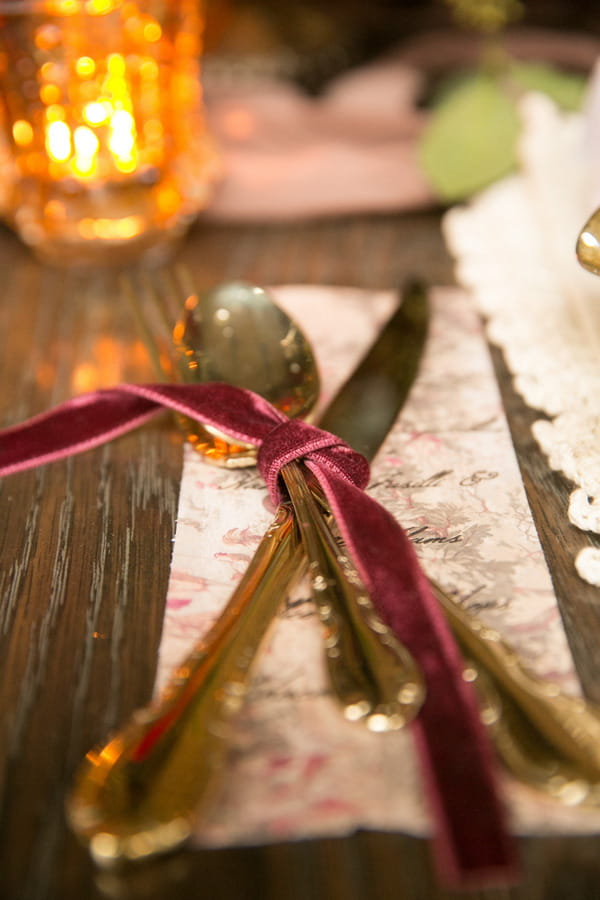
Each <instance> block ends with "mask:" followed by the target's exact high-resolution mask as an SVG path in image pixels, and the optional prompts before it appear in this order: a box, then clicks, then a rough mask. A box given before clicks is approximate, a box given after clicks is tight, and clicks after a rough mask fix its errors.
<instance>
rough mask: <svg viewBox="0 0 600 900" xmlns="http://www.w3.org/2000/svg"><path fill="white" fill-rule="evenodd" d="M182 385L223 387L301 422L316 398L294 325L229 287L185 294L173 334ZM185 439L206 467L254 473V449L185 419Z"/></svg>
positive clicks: (309, 357) (254, 291)
mask: <svg viewBox="0 0 600 900" xmlns="http://www.w3.org/2000/svg"><path fill="white" fill-rule="evenodd" d="M173 342H174V345H175V349H176V351H177V353H178V371H179V375H180V377H181V379H182V381H185V382H191V383H205V382H210V381H222V382H226V383H227V384H232V385H234V386H235V387H240V388H247V389H248V390H251V391H254V392H255V393H257V394H260V395H261V396H262V397H264V398H265V399H266V400H268V401H269V402H270V403H272V404H273V406H275V407H277V408H278V409H280V410H281V411H282V412H283V413H285V415H287V416H289V417H290V418H295V417H297V416H300V417H303V418H306V417H307V416H308V415H309V414H310V411H311V410H312V408H313V407H314V405H315V403H316V401H317V399H318V396H319V390H320V379H319V372H318V369H317V364H316V361H315V357H314V354H313V352H312V349H311V346H310V344H309V342H308V340H307V339H306V337H305V336H304V334H303V333H302V331H301V330H300V328H299V327H298V326H297V325H296V323H295V322H294V321H293V319H291V318H290V317H289V316H288V315H287V314H286V313H285V312H284V311H283V310H282V309H281V308H280V307H279V306H277V304H276V303H275V301H274V300H273V298H272V297H271V295H270V294H269V293H268V292H267V291H265V290H264V289H263V288H261V287H257V286H256V285H252V284H247V283H246V282H243V281H236V282H228V283H225V284H222V285H219V286H217V287H216V288H214V289H212V290H210V291H207V292H205V293H204V294H201V295H197V294H193V293H191V294H189V296H188V298H187V300H186V303H185V308H184V314H183V317H182V318H181V319H180V320H179V321H178V323H177V324H176V326H175V328H174V330H173ZM182 421H183V424H184V428H185V431H186V436H187V439H188V440H189V441H190V443H192V445H193V446H194V448H195V449H196V450H197V451H198V452H200V453H202V455H203V456H205V457H206V458H207V460H209V461H210V462H212V463H215V464H216V465H219V466H225V467H229V468H234V467H235V468H237V467H241V466H247V465H255V463H256V452H255V450H254V448H252V447H250V446H247V445H242V444H239V443H236V444H233V443H232V442H231V439H228V438H227V436H226V435H224V434H222V433H221V432H219V431H218V430H216V429H213V428H206V427H204V426H199V425H198V423H196V422H192V421H191V420H189V419H183V420H182Z"/></svg>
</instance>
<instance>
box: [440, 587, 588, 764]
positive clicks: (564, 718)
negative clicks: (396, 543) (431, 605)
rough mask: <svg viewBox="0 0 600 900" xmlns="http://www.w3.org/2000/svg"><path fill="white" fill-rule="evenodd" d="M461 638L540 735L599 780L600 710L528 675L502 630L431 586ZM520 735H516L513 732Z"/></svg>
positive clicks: (460, 640)
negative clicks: (494, 627)
mask: <svg viewBox="0 0 600 900" xmlns="http://www.w3.org/2000/svg"><path fill="white" fill-rule="evenodd" d="M432 588H433V591H434V594H435V596H436V597H437V599H438V601H439V602H440V604H441V605H442V607H443V609H444V612H445V614H446V616H447V618H448V621H449V623H450V625H451V627H452V630H453V631H454V633H455V636H456V638H457V639H458V641H459V642H460V643H461V644H462V646H463V647H464V648H465V649H466V651H467V653H468V654H469V655H470V656H472V657H473V659H474V660H475V662H476V663H477V664H478V666H479V668H481V669H483V670H484V671H485V672H486V673H487V674H488V675H490V676H492V677H493V679H494V680H495V681H496V682H497V683H498V685H499V687H500V688H501V690H502V692H504V693H505V694H506V695H507V696H508V697H509V698H510V701H511V703H512V704H513V705H514V706H516V707H517V708H518V709H519V710H520V712H521V713H522V715H523V716H524V718H525V719H527V721H528V722H529V724H530V727H531V728H534V729H536V730H537V732H539V735H540V736H541V737H542V738H543V739H544V740H545V741H546V742H547V743H548V744H550V745H551V746H552V747H554V748H555V751H556V753H557V754H558V755H559V756H561V757H562V758H563V759H565V760H568V761H569V762H570V763H571V764H572V765H573V766H575V767H576V769H577V770H578V771H579V773H580V775H581V777H583V778H587V779H589V780H591V781H598V780H600V710H599V709H598V708H597V707H595V706H594V705H593V704H592V703H590V702H588V701H586V700H585V699H583V698H581V697H573V696H569V695H567V694H564V693H562V692H561V691H560V689H559V688H558V686H557V685H555V684H552V683H551V682H548V681H546V680H544V679H542V678H538V677H537V676H536V675H535V674H533V673H532V672H530V671H528V670H527V669H526V668H525V667H524V666H523V665H522V664H521V662H520V660H519V658H518V656H517V655H516V653H515V652H514V651H513V650H511V649H510V647H508V646H507V644H506V643H504V641H503V640H502V638H501V637H500V635H499V634H498V632H497V631H494V630H493V629H491V628H487V627H486V626H485V625H483V624H482V623H481V622H480V621H479V620H478V619H477V618H476V617H475V616H473V615H471V614H469V613H467V612H466V611H465V610H464V609H463V608H462V607H460V606H459V605H458V604H457V603H455V602H454V601H453V600H452V599H451V598H450V597H449V596H448V595H447V594H445V593H444V591H443V590H442V589H441V588H440V587H439V586H438V585H437V584H434V583H432ZM514 733H516V732H514Z"/></svg>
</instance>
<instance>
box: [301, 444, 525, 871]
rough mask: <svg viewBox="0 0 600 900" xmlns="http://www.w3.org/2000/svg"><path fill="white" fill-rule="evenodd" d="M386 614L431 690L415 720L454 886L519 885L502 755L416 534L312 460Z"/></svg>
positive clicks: (442, 862)
mask: <svg viewBox="0 0 600 900" xmlns="http://www.w3.org/2000/svg"><path fill="white" fill-rule="evenodd" d="M307 465H308V466H309V467H310V468H311V469H312V470H313V472H314V473H315V475H316V476H317V478H318V479H319V482H320V484H321V486H322V487H323V490H324V492H325V495H326V497H327V499H328V501H329V504H330V506H331V510H332V512H333V514H334V515H335V517H336V520H337V522H338V525H339V528H340V531H341V534H342V537H343V538H344V540H345V541H346V543H347V545H348V548H349V549H350V551H351V553H352V555H353V558H354V562H355V564H356V566H357V568H358V570H359V573H360V575H361V577H362V578H363V581H364V583H365V585H366V587H367V588H368V589H369V590H370V591H371V599H372V601H373V603H374V604H375V605H376V607H377V609H378V611H379V614H380V615H381V616H382V618H383V619H384V621H385V622H386V623H387V624H388V625H389V626H390V628H392V630H393V631H394V632H395V634H396V635H397V636H398V638H399V640H400V641H402V643H404V644H405V645H406V646H407V647H408V649H409V650H410V651H411V653H413V655H414V656H415V658H416V659H417V661H418V662H419V664H420V665H421V667H422V669H423V672H424V675H425V679H426V684H427V696H426V699H425V702H424V705H423V708H422V710H421V712H420V714H419V716H418V717H417V718H416V720H415V721H414V722H413V724H412V728H413V731H414V735H415V738H416V742H417V747H418V750H419V758H420V763H421V767H422V770H423V776H424V781H425V785H426V787H427V793H428V795H429V800H430V806H431V809H432V812H433V815H434V820H435V823H436V835H435V839H434V849H435V851H436V854H437V860H438V863H439V867H440V869H441V871H442V872H443V873H444V875H445V878H446V880H448V881H451V882H454V883H456V884H459V885H461V886H467V885H470V886H473V885H476V884H489V883H490V882H493V881H498V882H502V883H507V882H512V881H514V880H515V878H516V872H517V869H518V866H517V855H516V850H515V846H514V842H513V840H512V838H511V836H510V835H509V833H508V831H507V827H506V822H505V814H504V809H503V806H502V803H501V801H500V799H499V797H498V793H497V787H496V761H495V758H494V751H493V748H492V746H491V743H490V741H489V739H488V736H487V734H486V732H485V729H484V726H483V724H482V722H481V718H480V715H479V708H478V703H477V699H476V696H475V692H474V690H473V687H472V685H470V684H468V683H467V682H465V680H464V678H463V669H464V664H463V661H462V658H461V656H460V653H459V651H458V648H457V646H456V643H455V641H454V638H453V637H452V634H451V632H450V629H449V626H448V625H447V623H446V620H445V617H444V615H443V612H442V611H441V609H440V607H439V604H438V603H437V601H436V600H435V598H434V596H433V594H432V591H431V589H430V587H429V583H428V581H427V579H426V577H425V575H424V573H423V571H422V569H421V567H420V565H419V562H418V560H417V557H416V554H415V552H414V549H413V547H412V544H411V543H410V541H409V539H408V537H407V535H406V534H405V532H404V531H403V530H402V528H401V527H400V526H399V525H398V523H397V522H396V520H395V519H394V518H393V516H391V515H390V514H389V513H388V512H387V510H385V509H384V508H383V507H382V506H380V505H379V504H378V503H377V502H376V501H375V500H374V499H373V498H371V497H369V496H368V495H367V494H365V493H364V491H362V490H360V489H359V488H357V487H356V486H355V485H353V484H351V483H350V482H349V481H348V480H346V479H345V478H344V477H343V476H339V475H337V474H336V473H335V472H332V470H331V468H326V467H324V466H320V465H319V464H318V463H316V462H315V461H313V460H307Z"/></svg>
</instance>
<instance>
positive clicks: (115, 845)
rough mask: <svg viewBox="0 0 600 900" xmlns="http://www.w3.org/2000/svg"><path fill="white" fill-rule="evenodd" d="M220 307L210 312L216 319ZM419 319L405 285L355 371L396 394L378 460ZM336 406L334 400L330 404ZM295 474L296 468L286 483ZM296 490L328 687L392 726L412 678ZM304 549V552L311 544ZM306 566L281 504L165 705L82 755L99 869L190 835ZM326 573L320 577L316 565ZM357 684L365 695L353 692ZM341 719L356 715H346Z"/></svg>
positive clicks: (72, 814)
mask: <svg viewBox="0 0 600 900" xmlns="http://www.w3.org/2000/svg"><path fill="white" fill-rule="evenodd" d="M190 308H191V309H193V308H194V304H193V303H191V304H190ZM223 308H224V306H223V305H218V306H217V311H218V310H220V309H223ZM222 318H223V321H229V320H227V319H226V317H222ZM426 322H427V304H426V296H425V292H424V290H423V289H422V288H420V287H419V286H412V287H411V288H410V289H409V290H407V291H406V292H405V295H404V299H403V303H402V305H401V306H400V308H399V310H398V311H397V313H396V314H395V315H394V316H393V318H392V320H391V321H390V323H388V325H387V326H386V328H385V329H384V332H383V335H382V336H381V337H380V339H379V341H378V342H377V344H376V349H375V350H374V351H373V352H372V353H371V354H370V355H369V357H367V360H366V361H365V362H364V363H363V365H362V366H361V367H359V370H358V372H359V375H358V376H356V377H359V378H360V380H361V383H362V379H364V378H366V377H368V378H369V379H370V383H371V387H373V383H372V382H373V366H376V370H377V372H378V373H381V366H382V364H383V362H384V360H387V367H388V368H389V375H390V376H393V379H394V380H395V381H396V382H398V385H399V386H400V389H398V390H397V391H396V392H395V397H394V398H393V400H392V398H391V397H390V390H389V383H386V382H385V379H383V380H382V381H381V400H382V406H381V418H380V419H379V421H378V423H377V424H376V427H374V428H373V429H372V433H371V434H370V435H369V436H368V441H367V442H366V443H365V445H364V447H363V448H362V449H364V450H365V451H366V452H367V453H369V454H372V453H374V452H375V449H376V447H377V446H378V442H380V441H381V440H382V439H383V437H384V436H385V434H386V433H387V431H388V429H389V427H390V425H391V424H392V423H393V421H394V419H395V417H396V414H397V411H398V408H399V406H400V405H401V404H402V402H403V401H404V399H405V397H406V395H407V393H408V389H409V387H410V384H411V383H412V380H413V379H414V375H415V373H416V368H417V362H418V358H419V356H420V353H421V350H422V346H423V342H424V339H425V332H426ZM229 324H231V323H230V321H229ZM176 334H178V330H176ZM179 339H180V336H178V340H179ZM377 348H378V349H377ZM187 349H188V351H189V349H190V348H189V346H188V347H187ZM187 358H188V359H189V358H190V355H189V352H188V355H187ZM196 362H198V360H196ZM403 363H406V369H405V371H404V372H402V369H403V366H402V364H403ZM195 371H197V369H196V370H195ZM353 382H354V378H352V379H351V382H350V383H351V384H352V383H353ZM342 393H343V391H342ZM358 393H359V394H360V393H361V391H359V392H358ZM342 400H343V398H342ZM343 405H344V404H343V402H340V403H339V404H338V408H340V409H341V408H342V407H343ZM349 411H350V412H351V413H352V414H355V413H356V408H355V407H353V406H351V407H350V410H349ZM347 412H348V410H347V409H342V413H343V415H342V419H340V422H341V421H343V420H346V419H347ZM348 421H349V422H350V421H352V419H348ZM377 436H378V437H377ZM295 474H296V473H294V472H292V479H293V478H294V476H295ZM298 481H299V482H302V481H303V480H302V479H298ZM294 487H297V488H298V490H299V491H302V492H303V495H302V500H301V505H300V507H299V510H298V512H299V515H300V520H301V523H302V524H305V522H306V518H305V517H306V515H307V514H308V515H309V516H311V517H313V518H312V519H311V520H310V521H311V522H312V524H314V523H315V522H316V524H317V526H318V528H319V531H318V532H317V540H318V541H321V540H322V541H323V543H322V544H319V552H320V553H321V554H322V556H321V557H320V558H319V560H318V561H317V566H315V567H314V569H313V572H312V576H313V584H314V582H315V581H316V580H317V579H320V578H322V579H323V580H324V581H325V582H326V584H325V587H326V588H327V594H328V596H329V597H332V589H333V588H334V587H335V586H336V585H337V584H339V583H342V584H343V585H344V588H343V591H342V592H341V593H339V594H338V595H336V597H335V603H336V604H337V605H336V606H335V607H334V609H335V612H336V618H335V620H334V618H333V614H332V612H331V611H324V612H323V611H322V614H323V615H324V617H325V618H326V622H327V625H328V626H329V628H330V633H329V636H328V637H329V639H328V641H327V642H326V643H327V644H328V645H329V646H328V649H329V650H333V651H334V652H333V653H331V654H330V655H328V659H330V661H331V663H332V665H331V666H330V671H332V672H333V673H337V672H341V673H342V676H341V678H339V679H338V682H337V683H336V684H335V685H334V686H335V688H336V689H338V690H340V691H341V692H342V693H343V692H345V695H346V696H348V697H350V698H351V703H352V704H353V705H356V704H357V702H360V703H363V704H364V705H363V707H362V708H359V709H358V710H357V712H358V714H359V715H360V716H364V715H366V713H368V712H369V711H371V710H373V718H374V720H375V721H374V727H376V728H377V729H382V728H386V727H398V726H399V725H401V724H403V723H404V722H405V721H406V720H407V719H408V718H410V716H411V715H414V712H415V711H416V710H418V708H419V706H420V702H421V700H422V696H423V687H422V679H421V674H420V671H419V669H418V667H417V666H416V664H415V663H414V661H413V660H412V657H411V656H410V654H408V652H407V651H405V649H404V648H403V647H402V646H401V645H400V644H399V643H398V642H397V641H396V639H395V637H394V636H393V634H392V633H391V632H390V630H389V629H387V627H386V626H385V625H384V624H383V623H382V622H381V620H379V618H378V617H377V616H376V615H375V612H374V610H373V609H372V607H371V605H370V603H369V601H368V598H367V597H366V592H365V591H364V588H363V587H362V585H361V584H360V581H359V579H358V578H357V576H356V573H355V572H354V571H353V569H352V567H351V566H350V564H349V563H348V561H347V560H345V559H344V558H343V557H341V554H340V552H339V550H338V548H337V546H336V544H335V542H334V541H332V540H331V538H330V537H329V536H328V534H329V532H328V531H327V529H326V528H325V527H324V523H325V519H324V518H323V513H322V510H321V507H320V505H319V502H320V498H318V497H317V500H316V504H317V505H316V508H313V509H311V508H310V507H308V510H309V511H308V513H307V506H305V505H304V503H305V501H306V503H307V504H314V503H315V498H314V495H313V493H312V491H308V490H307V491H306V493H304V486H303V484H302V483H300V484H296V485H293V487H292V490H294ZM308 493H310V498H309V497H307V494H308ZM315 516H316V519H315V518H314V517H315ZM321 523H323V527H321ZM310 549H311V552H312V551H313V550H314V547H310ZM340 557H341V558H340ZM313 562H314V561H313ZM302 565H303V554H302V552H301V547H300V541H299V537H298V534H297V531H296V526H295V523H294V519H293V516H292V514H291V511H290V509H289V507H288V505H287V504H282V506H281V507H280V509H279V511H278V516H277V519H276V521H275V522H274V523H273V525H272V527H271V528H270V529H269V531H268V532H267V534H266V535H265V537H264V539H263V541H262V542H261V545H260V546H259V548H258V551H257V554H256V555H255V557H254V559H253V561H252V563H251V566H250V568H249V570H248V571H247V572H246V574H245V575H244V578H243V579H242V582H241V584H240V586H239V587H238V589H237V590H236V592H235V593H234V596H233V597H232V599H231V601H230V602H229V604H228V605H227V607H226V609H225V611H224V613H223V615H222V616H220V617H219V619H218V620H217V621H216V622H215V625H214V626H213V628H212V629H211V630H210V632H209V634H208V635H207V636H206V637H205V638H204V639H203V640H201V641H200V642H199V644H198V645H197V646H196V647H195V648H194V650H193V652H192V654H191V655H190V657H188V659H187V660H186V661H185V663H183V664H182V666H181V667H180V670H179V671H178V673H177V674H176V677H175V679H174V680H173V681H172V683H171V684H170V686H169V688H168V689H167V692H166V693H165V695H164V697H163V698H161V700H160V701H159V703H158V704H157V705H155V706H153V707H150V708H148V709H147V710H142V711H141V712H140V713H138V714H137V715H136V716H134V718H133V719H132V721H131V722H130V723H129V724H128V725H127V726H126V728H125V729H123V731H121V732H120V733H119V734H118V735H117V736H115V737H114V738H113V739H112V740H111V741H110V742H109V743H108V744H107V745H106V746H105V747H104V748H101V749H99V750H97V751H92V752H90V753H89V754H88V756H87V757H86V761H85V763H84V765H83V767H82V769H81V770H80V772H79V774H78V777H77V779H76V783H75V785H74V788H73V791H72V792H71V795H70V797H69V800H68V814H69V818H70V821H71V824H72V826H73V828H74V830H75V831H76V832H77V833H78V834H79V835H80V836H82V837H83V838H84V839H85V840H86V841H88V842H89V846H90V850H91V853H92V855H93V856H94V857H95V859H96V860H97V861H98V862H99V863H104V864H107V863H111V862H114V861H116V860H119V859H135V858H140V857H145V856H148V855H151V854H155V853H158V852H161V851H164V850H166V849H169V848H171V847H173V846H176V845H178V844H180V843H181V842H183V841H184V840H185V839H186V838H187V836H188V835H189V833H190V829H191V824H192V820H193V817H194V813H195V812H196V807H197V805H198V803H199V802H200V801H203V802H204V803H206V802H208V800H209V798H210V788H211V786H212V785H213V783H214V775H215V773H216V772H217V770H218V769H219V767H220V766H221V765H222V757H223V754H224V752H225V749H226V742H227V726H228V724H229V723H230V721H231V717H232V716H233V715H234V714H235V712H236V711H237V710H238V709H239V706H240V704H241V702H242V698H243V693H244V689H245V684H246V682H247V677H248V670H249V666H250V663H251V661H252V659H253V658H254V656H255V655H256V652H257V650H258V647H259V645H260V642H261V640H262V638H263V636H264V633H265V631H266V629H267V626H268V625H269V623H270V622H271V620H272V619H273V616H274V614H275V611H276V609H277V606H278V605H279V603H280V601H281V600H282V598H283V596H285V593H286V591H287V590H288V588H289V586H290V583H291V580H292V579H293V578H294V577H295V576H296V574H297V573H299V572H300V571H302ZM325 566H327V569H325V568H322V567H325ZM317 567H318V568H317ZM341 576H343V578H342V577H341ZM318 593H326V592H325V591H323V592H321V591H319V592H318ZM338 597H339V599H338ZM249 601H250V602H249ZM332 603H333V600H332V601H330V604H332ZM342 639H343V642H344V643H342V644H341V647H340V643H341V640H342ZM335 651H337V652H335ZM348 657H350V658H351V659H359V661H360V662H359V665H360V668H359V669H357V668H356V666H355V668H354V670H353V669H350V668H349V666H348V662H347V660H348ZM344 660H346V662H344ZM345 672H349V676H348V675H346V674H345ZM357 684H358V686H359V688H360V690H361V691H362V692H363V693H362V694H358V693H357V688H356V685H357ZM362 685H365V688H366V689H367V690H368V691H369V693H368V694H366V695H365V693H364V690H363V688H362ZM348 686H349V687H348ZM380 694H383V697H384V701H383V702H381V701H380V700H379V696H380ZM387 698H389V699H387ZM349 705H350V704H349ZM365 706H366V709H365V708H364V707H365ZM349 715H350V717H351V718H358V717H359V715H356V714H355V711H354V709H353V708H352V707H351V708H350V713H349Z"/></svg>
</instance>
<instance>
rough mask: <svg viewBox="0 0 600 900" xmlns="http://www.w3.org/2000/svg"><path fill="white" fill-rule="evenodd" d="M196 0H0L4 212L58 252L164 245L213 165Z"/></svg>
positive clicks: (31, 239)
mask: <svg viewBox="0 0 600 900" xmlns="http://www.w3.org/2000/svg"><path fill="white" fill-rule="evenodd" d="M202 30H203V11H202V5H201V0H0V96H1V99H2V107H3V109H2V115H1V116H0V122H1V125H2V131H3V135H4V139H3V146H2V148H1V152H0V157H2V158H3V173H2V175H1V176H0V178H1V179H2V188H1V190H0V203H1V208H0V214H2V215H3V216H4V218H5V220H6V221H7V222H8V224H9V225H11V226H12V227H13V228H14V230H15V231H16V232H17V233H18V234H19V235H20V237H21V238H22V240H23V241H24V242H25V243H26V244H27V245H29V246H30V247H31V248H32V249H33V250H34V252H35V253H36V254H37V255H38V256H40V257H41V258H43V259H45V260H48V261H50V262H52V263H59V264H65V263H66V264H86V263H88V264H89V263H102V264H104V263H114V262H117V263H118V262H126V261H130V260H132V259H134V258H136V257H140V256H143V255H148V254H154V255H157V256H163V255H165V251H166V250H168V249H169V248H170V247H171V246H172V245H173V243H174V241H175V240H176V239H177V238H178V237H179V236H180V235H181V234H182V233H183V232H184V231H185V229H186V227H187V226H188V225H189V224H190V222H191V221H192V220H193V219H194V218H195V217H196V216H197V214H198V213H199V211H200V210H202V209H203V207H204V206H205V205H206V203H207V201H208V198H209V197H210V192H211V188H212V186H213V183H214V181H215V178H216V176H217V172H218V157H217V154H216V152H215V149H214V146H213V144H212V142H211V139H210V135H209V134H208V133H207V130H206V126H205V121H204V116H203V106H202V86H201V76H200V61H201V41H202Z"/></svg>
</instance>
